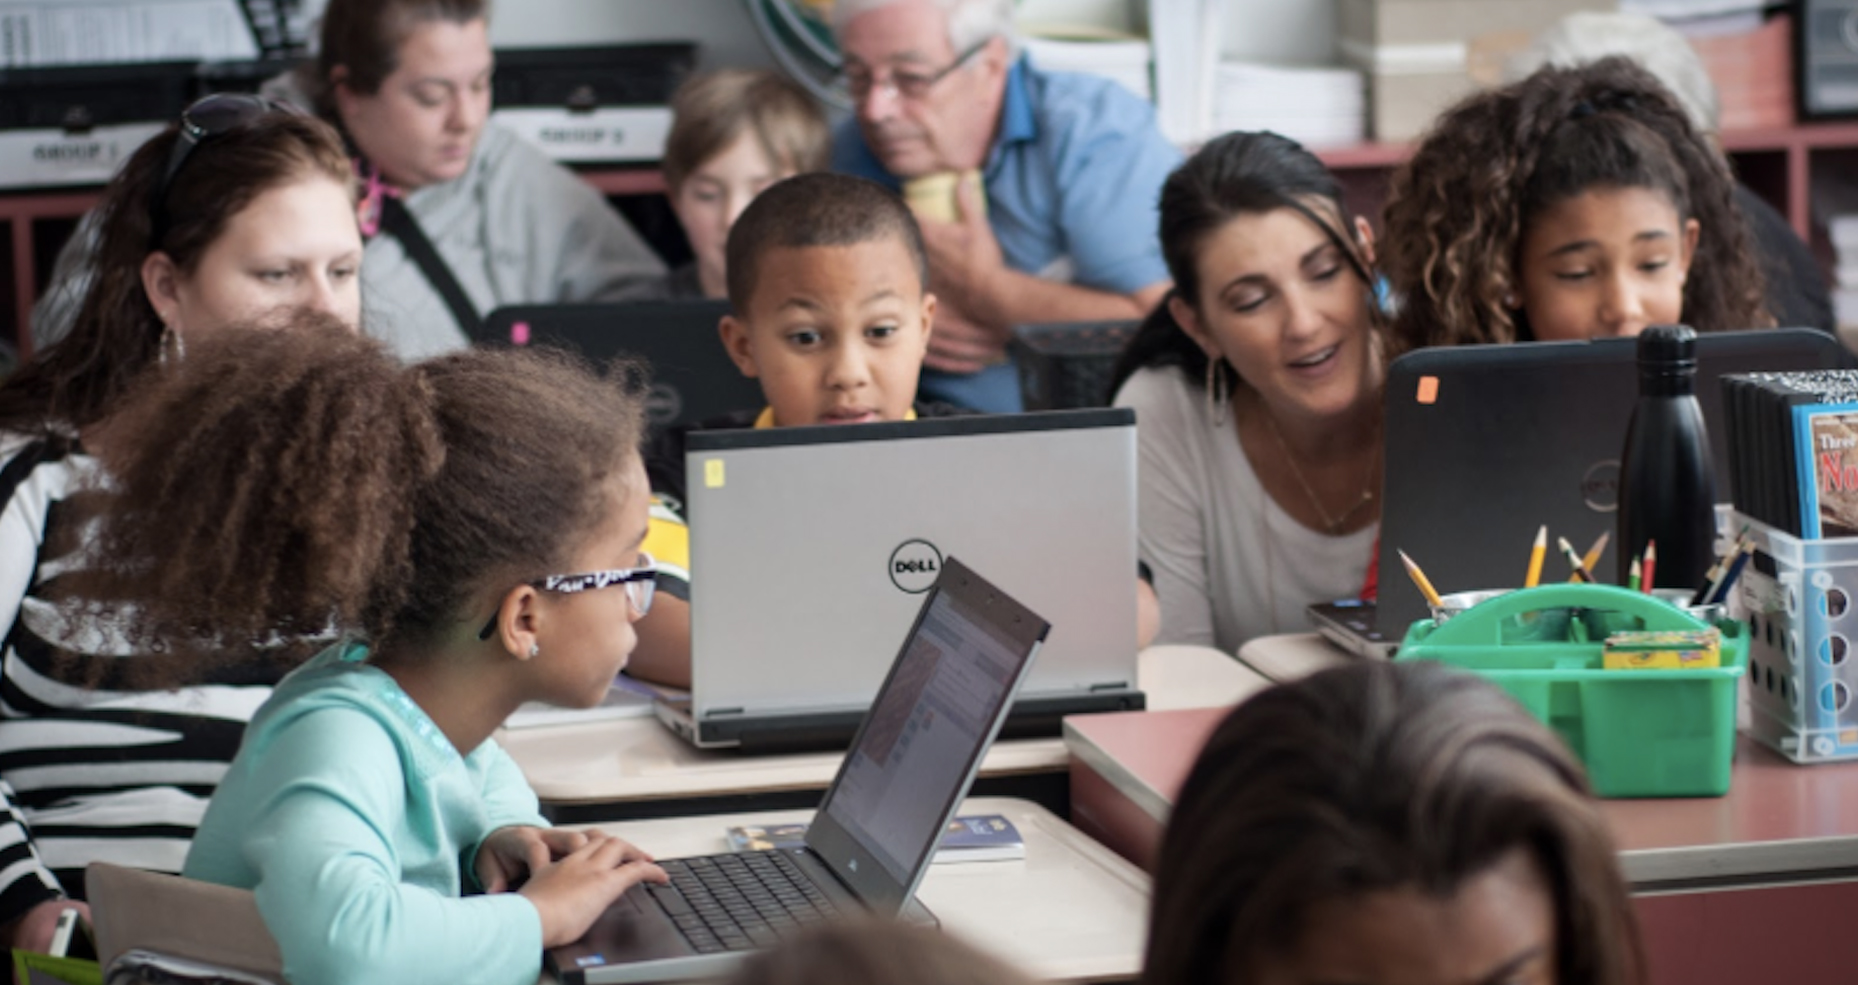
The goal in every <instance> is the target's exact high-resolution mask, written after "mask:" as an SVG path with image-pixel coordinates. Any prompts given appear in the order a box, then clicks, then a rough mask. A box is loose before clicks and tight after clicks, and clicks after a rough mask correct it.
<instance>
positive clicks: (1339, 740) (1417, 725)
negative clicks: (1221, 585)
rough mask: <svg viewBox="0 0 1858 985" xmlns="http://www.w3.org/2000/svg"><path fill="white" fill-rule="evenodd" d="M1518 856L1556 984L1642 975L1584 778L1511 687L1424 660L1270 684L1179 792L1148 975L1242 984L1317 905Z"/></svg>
mask: <svg viewBox="0 0 1858 985" xmlns="http://www.w3.org/2000/svg"><path fill="white" fill-rule="evenodd" d="M1516 849H1523V850H1525V851H1527V852H1528V853H1529V854H1530V855H1531V856H1532V857H1533V859H1534V861H1535V863H1536V864H1537V866H1539V868H1540V871H1541V873H1542V875H1543V877H1544V879H1545V880H1546V882H1547V883H1548V885H1549V887H1550V891H1551V893H1552V895H1553V897H1554V900H1553V909H1554V912H1555V938H1556V940H1555V967H1556V970H1557V975H1558V978H1559V980H1560V981H1562V982H1580V983H1584V985H1638V983H1641V982H1643V981H1644V961H1643V958H1642V955H1641V951H1640V946H1639V937H1638V926H1637V921H1636V920H1635V918H1634V911H1633V908H1632V903H1631V899H1630V897H1629V895H1628V893H1627V889H1626V883H1625V880H1624V878H1623V877H1622V876H1621V875H1620V871H1619V864H1618V859H1617V855H1616V853H1615V850H1614V847H1613V841H1612V837H1611V835H1610V833H1609V830H1608V828H1607V824H1606V819H1605V818H1604V817H1603V816H1602V815H1601V813H1600V809H1599V805H1598V804H1597V803H1596V802H1595V801H1594V800H1593V798H1592V796H1591V795H1590V794H1589V792H1588V787H1587V780H1586V775H1585V773H1583V772H1582V770H1581V766H1580V763H1579V762H1577V761H1576V760H1575V759H1574V757H1573V755H1572V754H1570V753H1569V752H1568V750H1567V747H1566V746H1564V745H1562V743H1561V741H1560V740H1559V739H1558V738H1556V736H1555V734H1554V733H1553V732H1550V731H1549V730H1548V729H1547V728H1546V727H1545V726H1543V725H1542V724H1541V723H1540V722H1538V721H1536V720H1535V719H1534V718H1532V717H1530V716H1529V714H1528V712H1526V711H1524V710H1523V709H1522V708H1521V707H1520V706H1518V705H1517V704H1516V703H1515V702H1514V701H1512V700H1511V699H1510V697H1509V696H1508V695H1506V694H1504V693H1503V692H1502V691H1501V690H1499V689H1498V688H1497V687H1496V686H1495V685H1493V684H1490V683H1489V682H1487V681H1484V680H1482V679H1480V678H1477V677H1474V676H1472V675H1470V674H1466V673H1463V672H1461V671H1456V670H1452V669H1449V668H1446V667H1444V666H1443V665H1440V664H1437V663H1432V662H1428V661H1413V662H1409V663H1392V664H1389V663H1363V664H1353V665H1350V666H1347V667H1338V668H1334V669H1331V670H1327V671H1323V672H1321V673H1318V674H1315V675H1312V676H1310V677H1307V678H1304V679H1303V680H1300V681H1297V682H1295V683H1292V684H1286V685H1283V686H1281V687H1276V688H1273V689H1271V690H1269V691H1266V692H1264V693H1263V694H1260V695H1258V696H1257V697H1254V698H1252V699H1250V700H1249V701H1247V702H1245V703H1244V704H1242V705H1240V706H1239V707H1237V708H1236V709H1234V710H1233V711H1232V713H1231V714H1230V715H1228V716H1227V717H1226V719H1225V721H1223V722H1221V723H1220V725H1219V727H1218V728H1217V729H1216V730H1215V731H1214V733H1213V737H1212V738H1211V739H1210V740H1209V741H1208V742H1207V744H1206V747H1205V748H1204V749H1203V750H1202V751H1201V753H1200V756H1199V759H1198V760H1196V761H1195V763H1194V766H1193V770H1192V772H1191V773H1190V774H1189V775H1188V777H1187V782H1186V784H1185V785H1184V786H1183V787H1182V789H1181V793H1180V796H1179V798H1178V799H1177V802H1176V805H1175V808H1174V812H1173V815H1172V817H1171V818H1170V819H1169V822H1168V828H1167V833H1166V835H1165V836H1164V838H1163V842H1162V846H1161V858H1160V862H1159V865H1158V867H1157V870H1156V874H1155V890H1154V905H1153V907H1152V908H1151V911H1150V919H1149V938H1148V955H1147V959H1146V961H1145V962H1144V967H1145V970H1144V972H1143V976H1142V980H1143V982H1144V983H1145V985H1191V983H1200V982H1222V981H1243V980H1246V978H1247V977H1248V973H1249V972H1252V971H1253V970H1254V968H1255V966H1256V963H1257V962H1258V961H1260V960H1261V959H1268V958H1269V957H1270V956H1271V955H1272V954H1274V953H1279V950H1278V949H1282V948H1287V947H1290V946H1291V945H1292V942H1294V941H1295V940H1297V939H1298V937H1299V936H1300V934H1301V933H1302V932H1303V931H1304V930H1305V926H1304V924H1305V921H1306V919H1307V918H1308V915H1309V914H1310V912H1311V910H1312V909H1313V908H1314V907H1316V906H1318V905H1320V904H1322V903H1324V902H1326V901H1332V900H1339V899H1342V898H1346V897H1352V896H1356V895H1360V894H1365V893H1372V892H1377V891H1381V890H1392V889H1399V888H1404V887H1413V888H1417V889H1419V890H1420V891H1421V892H1424V893H1428V894H1432V895H1441V896H1444V895H1450V894H1452V893H1454V892H1456V891H1457V890H1458V889H1459V887H1461V886H1462V885H1463V884H1464V883H1465V881H1466V880H1469V879H1472V878H1475V877H1476V876H1478V875H1479V874H1481V873H1483V872H1485V871H1488V869H1489V868H1490V866H1492V865H1493V864H1496V863H1497V862H1499V861H1501V860H1502V859H1503V858H1504V857H1505V856H1507V855H1508V854H1509V853H1511V852H1512V851H1515V850H1516Z"/></svg>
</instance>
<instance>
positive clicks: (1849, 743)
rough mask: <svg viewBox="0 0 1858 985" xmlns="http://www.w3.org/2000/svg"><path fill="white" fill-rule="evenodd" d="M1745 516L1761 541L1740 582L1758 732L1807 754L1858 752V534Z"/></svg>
mask: <svg viewBox="0 0 1858 985" xmlns="http://www.w3.org/2000/svg"><path fill="white" fill-rule="evenodd" d="M1743 524H1747V525H1748V533H1749V537H1750V538H1751V539H1753V540H1754V542H1755V547H1756V549H1757V554H1756V555H1755V557H1754V558H1752V559H1751V560H1750V563H1749V564H1748V566H1747V568H1746V570H1744V571H1743V573H1742V578H1741V580H1740V581H1739V582H1737V583H1736V589H1735V593H1736V596H1737V597H1738V599H1739V600H1740V603H1741V608H1740V611H1742V612H1744V613H1746V614H1747V618H1748V624H1749V630H1750V633H1749V636H1750V639H1749V656H1748V697H1749V734H1751V735H1752V736H1754V738H1755V739H1756V740H1758V741H1760V742H1761V743H1762V744H1764V745H1767V746H1770V747H1772V748H1773V749H1775V750H1776V751H1778V752H1780V753H1781V754H1782V755H1783V756H1786V757H1787V758H1789V759H1792V760H1793V761H1795V762H1798V763H1820V762H1827V761H1830V760H1837V759H1858V652H1855V651H1858V537H1843V538H1835V539H1823V540H1801V539H1800V538H1798V537H1794V536H1792V535H1790V534H1787V533H1785V532H1783V531H1780V530H1776V529H1775V528H1773V527H1770V526H1768V525H1766V524H1764V523H1761V522H1760V521H1757V520H1751V519H1749V518H1748V517H1745V516H1742V515H1740V514H1737V515H1736V516H1735V517H1734V520H1733V523H1732V529H1740V528H1741V526H1742V525H1743ZM1770 561H1771V563H1770Z"/></svg>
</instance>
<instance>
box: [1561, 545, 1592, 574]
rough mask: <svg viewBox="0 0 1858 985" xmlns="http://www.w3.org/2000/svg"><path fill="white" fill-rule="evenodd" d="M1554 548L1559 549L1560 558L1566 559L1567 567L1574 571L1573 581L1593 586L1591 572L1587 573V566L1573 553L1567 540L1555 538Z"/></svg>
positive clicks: (1572, 547) (1572, 546)
mask: <svg viewBox="0 0 1858 985" xmlns="http://www.w3.org/2000/svg"><path fill="white" fill-rule="evenodd" d="M1555 546H1557V547H1559V548H1561V556H1562V557H1565V558H1567V559H1568V567H1570V568H1573V569H1574V580H1575V581H1584V582H1587V583H1588V584H1593V572H1591V571H1588V570H1587V565H1586V564H1584V563H1583V562H1582V561H1581V556H1580V555H1579V554H1576V553H1574V545H1573V544H1570V543H1568V538H1566V537H1560V538H1557V539H1556V541H1555Z"/></svg>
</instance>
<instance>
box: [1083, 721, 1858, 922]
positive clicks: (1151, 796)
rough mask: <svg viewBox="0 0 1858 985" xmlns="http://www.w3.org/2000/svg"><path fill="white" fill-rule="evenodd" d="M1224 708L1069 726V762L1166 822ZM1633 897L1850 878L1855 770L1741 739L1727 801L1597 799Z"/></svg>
mask: <svg viewBox="0 0 1858 985" xmlns="http://www.w3.org/2000/svg"><path fill="white" fill-rule="evenodd" d="M1225 714H1226V711H1225V710H1224V709H1215V708H1207V709H1185V710H1179V711H1170V712H1141V713H1135V714H1124V715H1078V716H1073V717H1071V718H1068V719H1066V720H1065V742H1066V743H1067V745H1069V747H1070V749H1071V754H1072V755H1073V756H1074V757H1076V759H1077V761H1078V762H1079V763H1080V764H1081V765H1084V766H1087V767H1089V768H1090V769H1092V770H1094V771H1095V772H1097V773H1098V774H1099V775H1100V776H1102V777H1103V778H1104V779H1105V780H1106V781H1108V782H1109V783H1110V784H1111V785H1112V786H1113V787H1115V789H1116V790H1117V791H1118V792H1120V793H1122V794H1123V795H1124V796H1126V797H1128V798H1129V799H1130V800H1131V801H1132V802H1134V803H1135V804H1136V806H1138V807H1140V808H1141V809H1142V810H1143V812H1144V813H1146V814H1148V815H1149V816H1150V817H1152V818H1154V819H1155V820H1156V821H1158V822H1161V823H1163V824H1165V823H1166V821H1167V817H1168V813H1169V811H1170V809H1171V807H1172V805H1173V802H1174V797H1175V796H1176V795H1177V794H1178V793H1179V792H1180V788H1181V785H1182V784H1183V783H1184V782H1186V779H1187V773H1188V771H1189V770H1190V769H1191V768H1192V766H1193V760H1194V758H1195V757H1196V756H1197V755H1198V754H1199V751H1200V749H1201V748H1202V747H1203V746H1204V745H1205V744H1206V740H1207V737H1208V736H1210V735H1211V734H1212V732H1213V729H1214V728H1215V727H1216V726H1218V724H1219V722H1220V720H1221V719H1222V718H1224V717H1225ZM1601 810H1602V811H1603V812H1604V813H1605V815H1606V818H1607V821H1608V823H1609V824H1610V825H1611V826H1612V829H1613V837H1614V839H1615V840H1616V841H1617V843H1618V845H1619V849H1620V855H1621V861H1622V863H1623V865H1624V868H1625V871H1626V876H1627V878H1628V879H1630V880H1631V881H1632V883H1633V885H1634V888H1635V889H1637V890H1639V891H1647V890H1660V889H1671V890H1677V889H1685V888H1698V887H1705V886H1709V887H1722V886H1727V885H1760V884H1768V883H1780V882H1797V881H1804V880H1813V879H1831V878H1854V877H1858V762H1849V763H1825V764H1819V765H1814V766H1799V765H1796V764H1794V763H1791V762H1789V761H1787V760H1785V759H1783V758H1781V757H1780V756H1779V755H1776V754H1775V753H1773V752H1771V751H1769V750H1768V749H1766V748H1765V747H1762V746H1760V745H1757V744H1756V743H1755V742H1754V741H1753V740H1752V739H1749V738H1748V737H1747V736H1741V737H1739V738H1738V740H1737V745H1736V762H1735V774H1734V778H1733V780H1732V781H1731V783H1730V787H1729V793H1728V795H1727V796H1723V797H1700V798H1686V799H1667V800H1654V799H1632V800H1625V799H1621V800H1604V801H1602V802H1601Z"/></svg>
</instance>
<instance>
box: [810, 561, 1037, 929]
mask: <svg viewBox="0 0 1858 985" xmlns="http://www.w3.org/2000/svg"><path fill="white" fill-rule="evenodd" d="M1050 630H1051V626H1050V625H1049V624H1048V623H1046V621H1045V620H1044V619H1041V618H1039V616H1038V615H1037V614H1036V613H1034V612H1033V611H1032V610H1031V609H1028V608H1026V607H1025V606H1023V605H1021V604H1019V603H1018V602H1017V601H1015V600H1014V599H1013V598H1012V597H1011V596H1008V595H1007V594H1006V593H1005V592H1002V591H1000V590H999V589H998V588H995V587H994V586H993V585H991V584H989V583H988V582H987V581H985V580H984V579H982V578H981V577H980V576H979V575H977V574H975V573H974V572H973V571H972V570H970V569H969V568H968V567H967V566H966V565H964V564H962V563H961V562H960V561H958V560H956V559H955V558H953V557H950V558H948V559H947V562H946V563H945V564H944V565H943V567H942V571H941V573H940V574H939V575H938V576H937V578H936V581H935V586H934V588H933V589H932V590H931V592H930V593H929V597H928V598H927V599H925V600H924V601H923V605H922V609H921V611H919V612H918V614H917V616H916V623H915V625H913V626H911V627H910V634H909V636H908V637H907V638H906V639H905V640H904V641H903V648H902V651H901V652H900V653H898V654H897V659H896V661H895V662H893V663H892V664H891V667H890V675H889V676H888V677H886V678H885V679H884V685H883V687H881V688H879V689H878V692H877V698H876V700H875V701H874V702H873V703H872V705H871V711H870V712H869V713H868V714H866V715H865V718H864V723H863V724H862V725H860V726H859V728H858V736H857V738H855V739H853V740H852V746H851V750H850V751H849V752H848V753H846V755H845V760H844V761H843V762H842V763H841V764H840V765H839V775H838V776H837V777H835V778H834V779H833V781H832V787H831V788H830V789H828V790H827V791H826V797H825V799H824V800H822V801H821V802H820V805H819V812H818V814H816V815H815V816H814V818H813V823H812V825H810V826H809V827H808V828H807V833H806V843H807V847H808V848H811V849H812V850H813V852H814V854H816V855H818V856H819V857H820V859H821V860H822V861H824V862H825V863H826V864H827V865H828V866H830V867H831V869H832V871H833V873H834V874H835V875H837V876H838V877H839V879H840V880H841V881H843V882H844V883H845V884H846V885H847V886H849V887H851V889H852V890H853V891H854V892H856V893H857V894H858V897H859V899H861V900H862V901H864V903H865V904H866V905H868V906H870V907H871V908H872V909H873V910H875V911H876V912H878V913H880V914H882V915H884V916H895V915H896V914H897V913H898V912H899V911H900V910H901V909H902V908H903V905H904V904H905V903H906V902H908V901H909V899H910V897H911V896H912V895H914V894H915V892H916V887H917V884H918V883H920V882H921V881H922V877H923V872H924V871H925V870H926V869H927V868H928V867H929V854H930V852H931V851H932V850H934V848H935V845H936V842H937V841H939V840H941V837H942V832H943V831H944V830H946V829H947V828H948V823H949V822H950V821H951V820H953V819H954V817H955V810H956V808H958V807H959V806H960V804H961V799H962V798H963V797H965V796H967V794H968V788H969V787H971V786H972V785H973V784H974V776H975V774H976V773H977V772H978V771H979V770H980V768H981V758H982V757H983V756H984V755H986V753H987V747H988V746H990V745H992V744H993V740H994V736H996V735H997V734H999V731H1000V725H1001V723H1002V722H1004V721H1006V713H1007V707H1008V705H1009V704H1010V703H1011V701H1012V698H1013V694H1014V692H1015V691H1017V690H1018V689H1019V685H1020V683H1021V682H1023V681H1024V680H1025V678H1026V672H1027V670H1028V669H1029V668H1030V667H1031V666H1032V658H1033V656H1034V654H1036V653H1037V652H1038V649H1039V644H1040V643H1042V642H1044V640H1045V637H1046V634H1047V633H1048V632H1049V631H1050Z"/></svg>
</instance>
